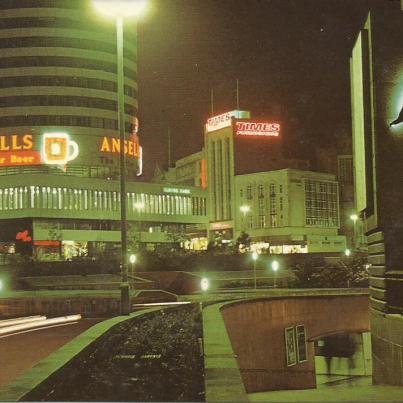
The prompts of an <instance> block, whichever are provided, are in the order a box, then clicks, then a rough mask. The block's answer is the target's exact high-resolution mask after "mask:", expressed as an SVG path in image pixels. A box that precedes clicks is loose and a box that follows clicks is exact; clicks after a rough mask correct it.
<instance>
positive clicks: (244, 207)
mask: <svg viewBox="0 0 403 403" xmlns="http://www.w3.org/2000/svg"><path fill="white" fill-rule="evenodd" d="M239 210H240V211H241V213H242V214H243V226H242V227H243V228H245V229H246V223H245V217H246V214H247V213H249V211H250V206H248V205H246V204H243V205H242V206H241V207H239Z"/></svg>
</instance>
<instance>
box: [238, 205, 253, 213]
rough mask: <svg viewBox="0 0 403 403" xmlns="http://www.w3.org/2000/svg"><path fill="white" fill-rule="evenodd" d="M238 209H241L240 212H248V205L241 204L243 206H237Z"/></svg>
mask: <svg viewBox="0 0 403 403" xmlns="http://www.w3.org/2000/svg"><path fill="white" fill-rule="evenodd" d="M239 210H241V212H242V213H243V214H246V213H249V211H250V207H249V206H246V205H243V206H241V207H239Z"/></svg>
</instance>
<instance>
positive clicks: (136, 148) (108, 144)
mask: <svg viewBox="0 0 403 403" xmlns="http://www.w3.org/2000/svg"><path fill="white" fill-rule="evenodd" d="M140 148H141V147H140V144H139V143H138V142H135V141H133V140H125V142H124V149H125V154H126V155H128V156H131V157H135V158H140ZM99 150H100V151H101V152H104V153H117V154H119V153H120V139H118V138H115V137H107V136H105V137H103V138H102V142H101V146H100V149H99Z"/></svg>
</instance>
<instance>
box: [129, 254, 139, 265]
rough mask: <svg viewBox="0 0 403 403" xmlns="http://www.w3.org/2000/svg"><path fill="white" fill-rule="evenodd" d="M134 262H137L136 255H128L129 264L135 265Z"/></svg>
mask: <svg viewBox="0 0 403 403" xmlns="http://www.w3.org/2000/svg"><path fill="white" fill-rule="evenodd" d="M136 260H137V256H136V255H130V256H129V262H130V263H131V264H134V263H136Z"/></svg>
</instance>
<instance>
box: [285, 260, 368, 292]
mask: <svg viewBox="0 0 403 403" xmlns="http://www.w3.org/2000/svg"><path fill="white" fill-rule="evenodd" d="M291 269H292V271H293V273H294V275H295V284H294V286H295V287H300V288H341V287H350V286H356V287H365V286H367V285H368V268H367V262H366V259H365V258H361V257H360V258H356V259H353V260H347V261H340V262H338V263H337V264H326V263H325V262H324V261H323V260H322V261H321V262H320V261H318V260H316V261H312V260H311V261H309V260H307V261H305V262H304V263H297V264H296V265H294V266H292V267H291Z"/></svg>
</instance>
